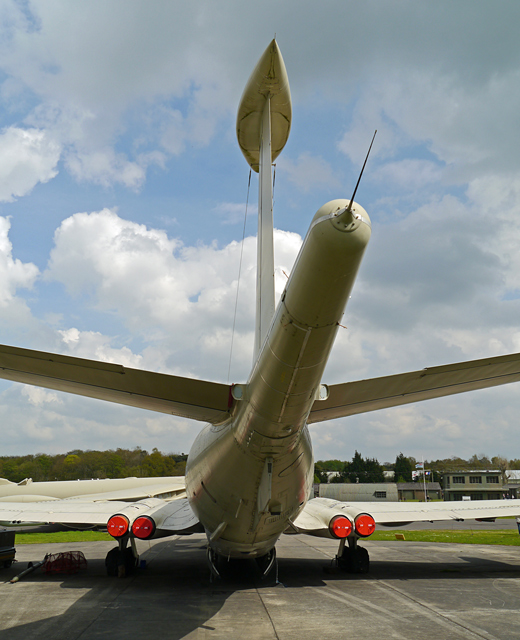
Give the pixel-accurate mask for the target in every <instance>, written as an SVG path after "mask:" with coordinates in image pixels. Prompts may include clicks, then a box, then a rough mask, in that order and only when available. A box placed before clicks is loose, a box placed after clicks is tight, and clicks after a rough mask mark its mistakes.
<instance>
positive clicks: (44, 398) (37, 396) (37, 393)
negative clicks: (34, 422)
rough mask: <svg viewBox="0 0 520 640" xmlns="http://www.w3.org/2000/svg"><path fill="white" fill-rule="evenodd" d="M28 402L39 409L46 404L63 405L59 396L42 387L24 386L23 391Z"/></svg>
mask: <svg viewBox="0 0 520 640" xmlns="http://www.w3.org/2000/svg"><path fill="white" fill-rule="evenodd" d="M21 393H22V395H23V396H25V397H26V398H27V399H28V401H29V402H30V403H31V404H32V405H33V406H34V407H39V406H41V405H44V404H51V403H57V404H61V402H62V401H61V400H60V399H59V398H58V394H56V393H54V392H49V391H45V389H42V388H41V387H31V386H29V385H24V386H23V387H22V391H21Z"/></svg>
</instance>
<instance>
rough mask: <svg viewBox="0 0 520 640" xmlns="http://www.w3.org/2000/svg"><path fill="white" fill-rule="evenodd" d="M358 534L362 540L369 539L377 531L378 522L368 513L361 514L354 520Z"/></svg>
mask: <svg viewBox="0 0 520 640" xmlns="http://www.w3.org/2000/svg"><path fill="white" fill-rule="evenodd" d="M354 528H355V530H356V534H357V535H358V536H360V537H361V538H368V536H371V535H372V534H373V533H374V531H375V530H376V521H375V520H374V518H373V517H372V516H371V515H369V514H368V513H360V514H359V515H358V516H356V519H355V520H354Z"/></svg>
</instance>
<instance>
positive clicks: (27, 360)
mask: <svg viewBox="0 0 520 640" xmlns="http://www.w3.org/2000/svg"><path fill="white" fill-rule="evenodd" d="M0 377H2V378H5V379H6V380H13V381H15V382H22V383H25V384H32V385H36V386H39V387H46V388H47V389H54V390H56V391H67V392H69V393H75V394H77V395H82V396H87V397H90V398H98V399H100V400H108V401H109V402H117V403H119V404H126V405H130V406H132V407H139V408H141V409H149V410H151V411H160V412H162V413H169V414H173V415H176V416H183V417H186V418H192V419H194V420H201V421H203V422H210V423H212V424H216V423H219V422H222V421H223V420H225V419H226V418H227V417H228V415H229V409H230V404H231V400H230V399H231V395H230V389H231V387H230V386H229V385H225V384H219V383H217V382H206V381H204V380H195V379H192V378H182V377H179V376H172V375H167V374H164V373H154V372H151V371H141V370H139V369H131V368H128V367H123V366H121V365H117V364H110V363H106V362H97V361H95V360H85V359H83V358H72V357H70V356H62V355H56V354H53V353H45V352H43V351H33V350H30V349H19V348H16V347H8V346H3V345H2V346H0Z"/></svg>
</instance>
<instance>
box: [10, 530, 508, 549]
mask: <svg viewBox="0 0 520 640" xmlns="http://www.w3.org/2000/svg"><path fill="white" fill-rule="evenodd" d="M396 533H400V534H403V535H404V538H405V539H404V542H405V543H406V542H448V543H450V544H497V545H509V546H517V547H518V546H520V535H518V532H516V531H514V530H511V529H493V530H491V529H490V530H479V531H472V530H470V529H464V530H461V531H453V530H451V529H439V530H435V531H430V530H428V531H426V530H424V531H423V530H420V531H419V530H412V529H399V530H397V529H391V530H388V531H385V530H381V529H378V530H377V531H375V532H374V533H373V534H372V535H371V536H370V538H369V540H386V541H393V542H400V543H401V544H403V541H401V540H396V539H395V534H396ZM91 541H104V542H113V541H114V539H113V538H112V536H110V535H109V534H108V533H101V532H99V531H59V532H56V533H18V534H16V544H17V545H18V544H51V543H53V542H56V543H58V542H91Z"/></svg>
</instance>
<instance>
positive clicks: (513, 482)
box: [503, 469, 520, 498]
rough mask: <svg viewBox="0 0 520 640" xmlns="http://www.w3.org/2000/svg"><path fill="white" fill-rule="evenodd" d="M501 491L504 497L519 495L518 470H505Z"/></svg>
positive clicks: (519, 481) (519, 473)
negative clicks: (504, 479) (502, 489)
mask: <svg viewBox="0 0 520 640" xmlns="http://www.w3.org/2000/svg"><path fill="white" fill-rule="evenodd" d="M503 493H504V495H505V496H506V498H519V497H520V471H518V470H516V469H513V470H512V471H510V470H508V471H506V484H504V491H503Z"/></svg>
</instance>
